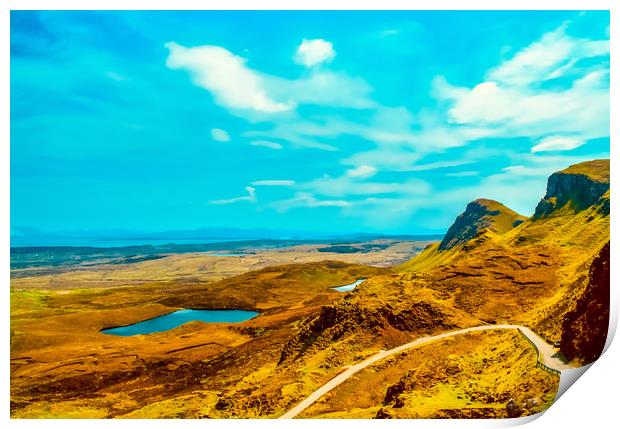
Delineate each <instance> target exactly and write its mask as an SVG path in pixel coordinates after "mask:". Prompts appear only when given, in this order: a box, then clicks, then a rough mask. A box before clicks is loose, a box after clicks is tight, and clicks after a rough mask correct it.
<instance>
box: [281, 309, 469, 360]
mask: <svg viewBox="0 0 620 429" xmlns="http://www.w3.org/2000/svg"><path fill="white" fill-rule="evenodd" d="M443 310H444V309H443V308H441V307H440V306H437V305H434V304H432V303H428V302H413V303H407V304H406V305H405V306H404V308H402V309H395V308H391V306H378V307H374V306H365V305H363V304H360V303H351V302H347V301H344V300H343V301H339V302H336V303H334V304H332V305H328V306H324V307H323V308H322V309H321V313H320V314H319V316H317V317H316V318H314V319H312V320H310V321H309V322H308V323H306V324H305V325H303V326H302V327H301V329H300V331H299V332H298V333H297V334H296V335H295V336H294V337H292V338H291V339H290V340H289V341H288V343H287V344H286V345H285V346H284V348H283V350H282V353H281V355H280V360H279V362H278V364H282V363H284V362H287V361H291V360H295V359H297V358H299V357H301V356H302V355H303V354H304V353H305V352H306V351H307V350H308V349H310V348H311V347H315V348H318V349H322V348H324V347H326V346H327V345H329V344H331V343H333V342H334V341H338V340H339V339H341V338H343V337H345V336H346V335H348V334H351V333H353V332H356V331H360V330H361V331H365V332H368V333H373V334H375V335H379V334H380V333H381V332H382V331H383V330H384V329H386V328H392V329H396V330H399V331H405V332H418V331H422V332H427V331H433V330H437V329H441V330H447V329H452V328H456V327H457V325H456V324H455V323H453V321H452V315H450V314H446V313H445V312H444V311H443Z"/></svg>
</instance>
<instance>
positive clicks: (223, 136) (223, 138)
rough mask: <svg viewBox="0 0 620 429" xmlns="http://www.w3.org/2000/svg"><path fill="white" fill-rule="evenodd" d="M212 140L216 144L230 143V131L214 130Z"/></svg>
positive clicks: (212, 130)
mask: <svg viewBox="0 0 620 429" xmlns="http://www.w3.org/2000/svg"><path fill="white" fill-rule="evenodd" d="M211 138H212V139H213V140H215V141H216V142H222V143H226V142H229V141H230V134H228V131H226V130H222V129H220V128H212V129H211Z"/></svg>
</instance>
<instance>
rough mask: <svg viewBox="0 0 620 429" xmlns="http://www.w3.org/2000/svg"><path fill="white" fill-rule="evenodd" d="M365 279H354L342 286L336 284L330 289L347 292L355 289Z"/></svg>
mask: <svg viewBox="0 0 620 429" xmlns="http://www.w3.org/2000/svg"><path fill="white" fill-rule="evenodd" d="M364 280H366V279H359V280H355V281H354V282H353V283H351V284H349V285H344V286H336V287H333V288H332V289H334V290H337V291H338V292H349V291H352V290H353V289H355V288H356V287H357V286H358V285H360V284H362V283H363V282H364Z"/></svg>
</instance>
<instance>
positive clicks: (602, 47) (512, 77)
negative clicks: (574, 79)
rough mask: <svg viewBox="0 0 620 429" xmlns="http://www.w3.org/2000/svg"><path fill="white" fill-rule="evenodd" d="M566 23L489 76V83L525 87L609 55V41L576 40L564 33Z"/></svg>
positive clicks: (520, 52) (495, 69)
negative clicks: (583, 62) (585, 62)
mask: <svg viewBox="0 0 620 429" xmlns="http://www.w3.org/2000/svg"><path fill="white" fill-rule="evenodd" d="M566 28H567V24H563V25H561V26H560V27H558V28H557V29H556V30H554V31H551V32H549V33H546V34H544V35H543V36H542V37H541V39H540V40H538V41H536V42H534V43H532V44H531V45H530V46H528V47H526V48H524V49H522V50H520V51H519V52H518V53H517V54H516V55H515V56H514V57H512V58H511V59H510V60H508V61H505V62H503V63H502V64H500V65H499V66H497V67H495V68H494V69H492V70H491V71H490V72H489V73H488V78H489V80H494V81H498V82H502V83H504V84H508V85H515V86H527V85H529V84H532V83H535V84H537V83H540V82H542V81H545V80H548V79H554V78H557V77H560V76H562V75H564V74H566V73H568V72H569V71H570V70H572V69H573V68H574V67H575V65H576V63H577V61H579V60H581V59H587V58H593V57H600V56H605V55H608V54H609V40H587V39H577V38H574V37H571V36H569V35H567V34H566Z"/></svg>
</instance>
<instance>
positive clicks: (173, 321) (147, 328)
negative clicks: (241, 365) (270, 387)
mask: <svg viewBox="0 0 620 429" xmlns="http://www.w3.org/2000/svg"><path fill="white" fill-rule="evenodd" d="M257 315H258V312H256V311H249V310H192V309H183V310H178V311H175V312H173V313H168V314H164V315H163V316H158V317H154V318H152V319H147V320H143V321H142V322H138V323H134V324H133V325H127V326H119V327H116V328H109V329H102V330H101V332H103V333H104V334H112V335H120V336H123V337H129V336H132V335H141V334H151V333H153V332H164V331H168V330H170V329H174V328H176V327H177V326H181V325H183V324H184V323H188V322H193V321H200V322H207V323H239V322H245V321H246V320H250V319H251V318H253V317H256V316H257Z"/></svg>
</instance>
